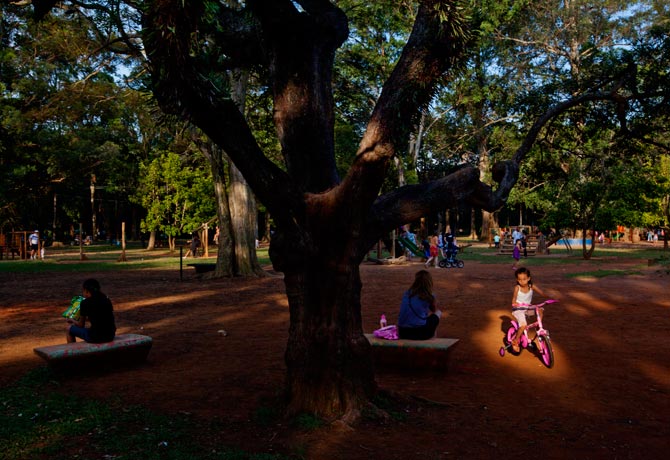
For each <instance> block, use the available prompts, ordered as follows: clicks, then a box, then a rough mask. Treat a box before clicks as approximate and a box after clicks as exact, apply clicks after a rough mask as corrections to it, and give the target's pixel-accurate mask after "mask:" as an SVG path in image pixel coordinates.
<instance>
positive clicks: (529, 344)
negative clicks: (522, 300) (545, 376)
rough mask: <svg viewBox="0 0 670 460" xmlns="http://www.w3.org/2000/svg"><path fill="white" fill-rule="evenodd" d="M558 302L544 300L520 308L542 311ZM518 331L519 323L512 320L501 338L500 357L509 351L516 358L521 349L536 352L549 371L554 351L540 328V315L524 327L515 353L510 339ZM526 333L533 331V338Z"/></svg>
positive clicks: (547, 336)
mask: <svg viewBox="0 0 670 460" xmlns="http://www.w3.org/2000/svg"><path fill="white" fill-rule="evenodd" d="M555 302H558V300H545V301H544V302H542V303H540V304H537V305H528V306H523V307H517V308H522V309H525V310H535V311H536V313H537V309H538V308H540V309H542V310H544V308H543V307H544V306H545V305H547V304H550V303H555ZM518 329H519V323H517V322H516V320H512V325H511V326H510V327H509V329H507V334H505V337H503V344H504V346H502V347H500V350H499V353H500V356H505V352H507V351H509V352H510V353H512V354H513V355H515V356H518V355H519V354H520V353H521V349H523V348H525V349H527V350H529V351H534V352H537V354H538V355H539V357H540V361H542V364H544V365H545V366H547V367H548V368H549V369H551V368H552V367H553V365H554V350H553V349H552V347H551V339H550V338H549V331H548V330H546V329H545V328H544V327H543V326H542V318H540V315H537V321H535V322H534V323H532V324H529V325H528V326H526V330H525V331H523V334H522V335H521V337H520V338H519V348H520V350H519V351H518V352H515V351H514V350H513V348H512V339H513V338H514V336H515V335H516V331H517V330H518ZM528 331H534V332H535V336H534V337H533V338H532V340H531V338H530V336H529V334H528Z"/></svg>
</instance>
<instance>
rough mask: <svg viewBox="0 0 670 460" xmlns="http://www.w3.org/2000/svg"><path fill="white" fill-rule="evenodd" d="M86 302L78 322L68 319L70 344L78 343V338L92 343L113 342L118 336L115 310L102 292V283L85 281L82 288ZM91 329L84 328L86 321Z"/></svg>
mask: <svg viewBox="0 0 670 460" xmlns="http://www.w3.org/2000/svg"><path fill="white" fill-rule="evenodd" d="M82 291H83V296H84V300H82V302H81V307H80V309H79V312H80V317H79V320H78V321H75V320H74V319H71V318H68V319H67V320H66V321H67V322H68V325H67V326H66V329H65V330H66V333H65V336H66V338H67V342H68V343H73V342H76V341H77V339H76V338H77V337H79V338H80V339H82V340H84V341H86V342H90V343H103V342H111V341H112V340H114V335H115V334H116V323H115V322H114V309H113V308H112V302H111V300H109V298H108V297H107V296H106V295H105V294H103V293H102V292H100V283H98V281H97V280H95V279H93V278H90V279H87V280H86V281H84V285H83V288H82ZM87 319H88V321H89V323H91V327H89V328H86V327H84V326H85V324H86V320H87Z"/></svg>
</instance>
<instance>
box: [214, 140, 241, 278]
mask: <svg viewBox="0 0 670 460" xmlns="http://www.w3.org/2000/svg"><path fill="white" fill-rule="evenodd" d="M208 158H209V162H210V165H211V167H212V179H213V181H214V194H215V195H216V215H217V218H218V223H219V240H218V242H217V254H216V268H215V269H214V273H213V275H212V277H214V278H221V277H230V276H233V275H234V274H235V269H234V259H233V246H234V241H233V236H232V224H231V221H230V207H229V206H228V195H227V194H226V176H225V170H226V158H225V154H224V153H223V151H222V150H221V149H220V148H219V147H217V146H215V145H212V147H211V150H210V155H209V156H208Z"/></svg>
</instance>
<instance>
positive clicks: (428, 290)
mask: <svg viewBox="0 0 670 460" xmlns="http://www.w3.org/2000/svg"><path fill="white" fill-rule="evenodd" d="M441 316H442V312H441V311H440V310H438V309H437V305H436V303H435V296H434V295H433V277H432V276H431V275H430V273H429V272H428V271H427V270H420V271H418V272H417V273H416V275H414V283H413V284H412V286H411V287H410V288H409V290H408V291H406V292H405V294H404V295H403V297H402V303H401V305H400V314H399V315H398V335H399V336H400V338H401V339H409V340H428V339H432V338H433V337H435V331H436V329H437V325H438V324H439V323H440V317H441Z"/></svg>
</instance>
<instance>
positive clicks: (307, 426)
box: [293, 414, 324, 431]
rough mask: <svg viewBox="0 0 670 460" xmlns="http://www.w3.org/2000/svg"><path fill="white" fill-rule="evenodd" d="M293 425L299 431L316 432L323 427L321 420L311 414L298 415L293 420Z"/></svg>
mask: <svg viewBox="0 0 670 460" xmlns="http://www.w3.org/2000/svg"><path fill="white" fill-rule="evenodd" d="M293 425H294V426H295V427H296V428H299V429H301V430H307V431H311V430H316V429H317V428H321V427H322V426H323V425H324V422H323V420H322V419H320V418H319V417H317V416H316V415H313V414H299V415H298V416H296V417H295V419H293Z"/></svg>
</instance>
